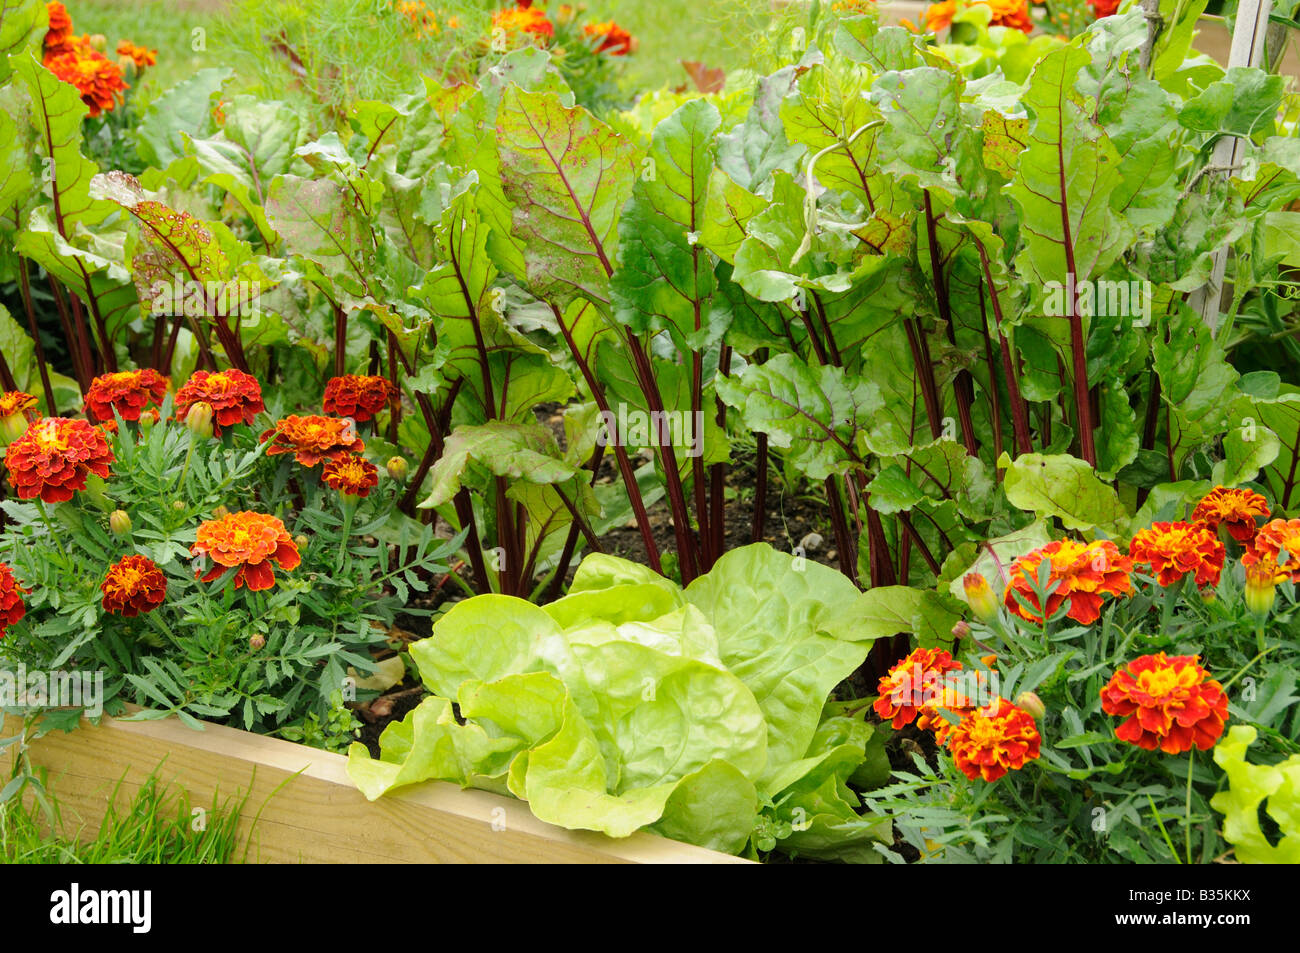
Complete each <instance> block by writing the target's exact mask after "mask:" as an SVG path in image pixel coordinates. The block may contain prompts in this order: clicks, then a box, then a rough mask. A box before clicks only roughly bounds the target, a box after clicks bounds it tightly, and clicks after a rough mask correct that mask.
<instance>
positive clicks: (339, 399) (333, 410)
mask: <svg viewBox="0 0 1300 953" xmlns="http://www.w3.org/2000/svg"><path fill="white" fill-rule="evenodd" d="M396 394H397V388H395V387H394V386H393V385H392V384H391V383H389V382H388V380H387V378H383V377H374V376H371V375H368V374H344V375H343V376H342V377H331V378H330V379H329V381H328V382H327V383H326V384H325V398H324V400H323V402H322V405H321V406H322V407H323V408H324V410H325V413H327V414H337V415H338V416H340V417H351V418H352V419H353V420H355V421H356V422H357V423H359V424H363V423H365V422H366V421H367V420H370V419H371V418H372V417H374V416H375V414H377V413H379V412H380V411H381V410H383V409H384V408H385V407H386V406H388V401H389V400H390V399H391V398H392V397H394V396H396Z"/></svg>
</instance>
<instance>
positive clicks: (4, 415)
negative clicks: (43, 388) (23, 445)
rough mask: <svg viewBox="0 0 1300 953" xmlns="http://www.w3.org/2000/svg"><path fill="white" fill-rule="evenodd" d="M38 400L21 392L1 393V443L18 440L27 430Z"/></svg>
mask: <svg viewBox="0 0 1300 953" xmlns="http://www.w3.org/2000/svg"><path fill="white" fill-rule="evenodd" d="M35 407H36V398H35V397H33V396H32V395H31V394H28V393H25V392H24V391H20V390H11V391H2V392H0V443H8V442H9V441H11V440H17V439H18V438H19V437H21V436H22V435H23V431H24V430H26V429H27V425H28V423H30V418H31V417H33V416H34V414H33V413H32V410H33V409H34V408H35Z"/></svg>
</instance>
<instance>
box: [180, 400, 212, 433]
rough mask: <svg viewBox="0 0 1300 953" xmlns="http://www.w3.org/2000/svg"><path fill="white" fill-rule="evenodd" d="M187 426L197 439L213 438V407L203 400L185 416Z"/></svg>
mask: <svg viewBox="0 0 1300 953" xmlns="http://www.w3.org/2000/svg"><path fill="white" fill-rule="evenodd" d="M185 426H186V428H188V429H189V431H190V433H192V434H194V435H195V436H196V437H211V436H212V405H211V404H209V403H208V402H207V401H204V400H201V401H199V402H198V403H196V404H195V405H194V406H192V407H191V408H190V409H189V413H187V414H186V415H185Z"/></svg>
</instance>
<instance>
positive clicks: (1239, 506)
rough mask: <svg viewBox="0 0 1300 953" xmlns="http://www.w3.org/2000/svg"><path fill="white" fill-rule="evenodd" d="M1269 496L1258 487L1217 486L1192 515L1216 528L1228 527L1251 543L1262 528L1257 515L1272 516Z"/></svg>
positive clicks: (1236, 538) (1241, 540) (1238, 537)
mask: <svg viewBox="0 0 1300 953" xmlns="http://www.w3.org/2000/svg"><path fill="white" fill-rule="evenodd" d="M1268 515H1269V509H1268V500H1266V499H1264V497H1262V496H1260V495H1259V494H1258V493H1256V492H1255V491H1254V490H1247V489H1233V488H1231V487H1226V486H1216V487H1215V488H1214V489H1213V490H1211V491H1210V492H1209V493H1207V494H1205V496H1204V497H1202V498H1201V502H1199V503H1197V504H1196V509H1194V510H1192V519H1193V520H1199V521H1200V522H1202V523H1204V524H1205V525H1206V526H1208V527H1210V529H1212V530H1214V531H1216V532H1217V531H1218V529H1219V526H1221V525H1222V526H1225V527H1227V530H1228V532H1229V533H1230V534H1231V535H1232V538H1233V539H1235V540H1236V541H1237V542H1239V543H1249V542H1250V541H1251V540H1252V539H1254V538H1255V531H1256V530H1257V529H1258V528H1259V527H1258V526H1257V525H1256V524H1255V517H1256V516H1263V517H1264V518H1265V519H1267V518H1268Z"/></svg>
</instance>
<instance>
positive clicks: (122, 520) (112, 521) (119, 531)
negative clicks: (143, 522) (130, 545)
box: [108, 510, 131, 536]
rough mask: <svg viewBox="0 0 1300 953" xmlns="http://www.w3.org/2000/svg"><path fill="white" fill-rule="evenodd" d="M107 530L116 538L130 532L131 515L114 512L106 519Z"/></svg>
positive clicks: (120, 511)
mask: <svg viewBox="0 0 1300 953" xmlns="http://www.w3.org/2000/svg"><path fill="white" fill-rule="evenodd" d="M108 528H109V529H111V530H112V531H113V532H114V534H116V535H117V536H125V535H126V534H127V533H129V532H131V514H129V513H128V512H127V511H126V510H114V511H113V512H112V513H111V514H110V515H109V517H108Z"/></svg>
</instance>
